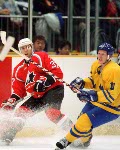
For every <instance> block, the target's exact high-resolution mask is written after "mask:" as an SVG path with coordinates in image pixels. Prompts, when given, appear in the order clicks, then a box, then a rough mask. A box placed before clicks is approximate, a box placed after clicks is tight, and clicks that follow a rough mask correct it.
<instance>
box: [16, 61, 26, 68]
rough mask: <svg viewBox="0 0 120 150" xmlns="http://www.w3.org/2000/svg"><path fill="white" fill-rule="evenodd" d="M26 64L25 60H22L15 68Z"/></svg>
mask: <svg viewBox="0 0 120 150" xmlns="http://www.w3.org/2000/svg"><path fill="white" fill-rule="evenodd" d="M24 62H25V60H24V59H23V60H21V61H20V62H19V63H18V64H17V65H16V66H15V68H18V67H19V66H21V65H23V64H24Z"/></svg>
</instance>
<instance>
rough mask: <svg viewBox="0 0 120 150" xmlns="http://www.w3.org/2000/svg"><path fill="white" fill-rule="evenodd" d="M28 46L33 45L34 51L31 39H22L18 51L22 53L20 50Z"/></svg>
mask: <svg viewBox="0 0 120 150" xmlns="http://www.w3.org/2000/svg"><path fill="white" fill-rule="evenodd" d="M26 45H32V49H33V42H32V41H31V40H30V39H29V38H24V39H21V40H20V41H19V43H18V49H19V51H20V48H21V47H23V46H26Z"/></svg>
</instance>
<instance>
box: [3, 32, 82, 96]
mask: <svg viewBox="0 0 120 150" xmlns="http://www.w3.org/2000/svg"><path fill="white" fill-rule="evenodd" d="M1 40H2V43H3V44H5V43H6V32H5V31H1ZM10 49H11V50H13V51H14V52H15V53H17V54H18V55H20V56H22V57H23V58H24V59H26V60H30V58H28V57H27V56H25V55H23V54H22V53H20V52H19V51H18V50H16V49H15V48H13V47H11V48H10ZM32 63H33V64H34V65H39V64H37V63H35V62H32ZM39 68H40V69H41V70H42V71H44V72H45V73H47V74H49V75H51V76H53V77H54V78H55V79H56V80H58V81H59V82H61V83H64V84H65V85H66V86H68V87H70V88H71V86H70V84H68V83H66V82H65V81H64V80H62V79H60V78H59V77H57V76H55V75H54V74H53V73H51V72H50V71H48V70H47V69H45V68H43V67H41V66H40V65H39ZM74 88H75V89H76V90H74V92H76V93H77V92H78V91H79V90H78V89H77V88H76V87H74Z"/></svg>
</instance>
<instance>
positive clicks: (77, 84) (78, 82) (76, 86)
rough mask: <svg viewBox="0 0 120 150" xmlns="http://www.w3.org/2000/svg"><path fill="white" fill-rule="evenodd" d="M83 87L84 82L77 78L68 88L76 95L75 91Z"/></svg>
mask: <svg viewBox="0 0 120 150" xmlns="http://www.w3.org/2000/svg"><path fill="white" fill-rule="evenodd" d="M84 86H85V81H84V80H83V79H82V78H80V77H77V78H75V79H74V80H73V81H72V82H71V83H70V88H71V90H72V91H73V92H75V93H76V89H78V90H79V89H83V88H84Z"/></svg>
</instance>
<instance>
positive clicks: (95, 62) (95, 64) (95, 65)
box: [92, 60, 100, 67]
mask: <svg viewBox="0 0 120 150" xmlns="http://www.w3.org/2000/svg"><path fill="white" fill-rule="evenodd" d="M99 66H100V64H99V62H98V60H96V61H94V62H93V63H92V67H99Z"/></svg>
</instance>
